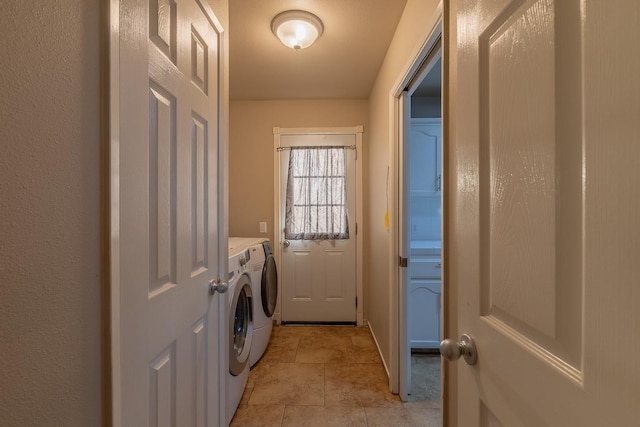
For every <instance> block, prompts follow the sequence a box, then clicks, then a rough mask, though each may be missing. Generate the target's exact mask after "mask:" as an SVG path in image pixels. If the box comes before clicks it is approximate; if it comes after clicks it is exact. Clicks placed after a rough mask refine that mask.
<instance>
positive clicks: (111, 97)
mask: <svg viewBox="0 0 640 427" xmlns="http://www.w3.org/2000/svg"><path fill="white" fill-rule="evenodd" d="M120 2H121V0H106V1H104V2H103V4H102V9H101V15H102V19H101V24H102V25H101V39H102V49H101V52H100V54H101V58H102V60H103V61H104V63H105V64H106V66H105V67H104V71H103V72H101V90H100V96H101V107H102V108H101V121H102V124H101V128H102V129H101V141H102V142H101V169H102V170H101V174H100V175H101V182H100V186H101V203H102V207H101V216H102V218H101V251H102V254H101V258H102V267H101V272H102V275H103V279H102V281H101V282H102V292H101V301H102V304H101V307H102V308H101V311H102V323H103V327H102V330H103V332H102V380H103V386H102V391H103V396H102V402H103V404H102V419H103V421H104V422H105V425H111V426H113V427H120V426H121V425H122V424H121V421H122V408H121V406H120V396H121V389H122V384H121V375H122V371H121V360H120V338H121V336H120V331H121V330H122V329H123V327H125V326H126V325H123V324H122V322H121V318H120V287H121V284H120V281H119V279H120V268H121V264H120V199H119V193H118V189H119V187H120V173H119V169H120V159H119V156H120V104H121V101H120ZM198 3H199V5H200V7H201V8H202V10H203V13H204V14H205V16H206V17H207V19H208V20H209V21H210V23H211V24H212V25H213V26H214V27H215V28H216V30H217V32H218V37H219V45H218V47H219V49H220V54H219V57H220V63H219V70H218V73H219V81H220V87H219V88H218V105H219V111H218V133H217V135H216V137H217V139H218V144H217V148H218V162H217V165H216V168H217V170H218V187H217V189H216V190H217V194H218V198H217V202H218V203H217V211H218V212H217V215H218V218H219V221H218V228H217V230H216V233H217V235H218V236H219V240H218V271H219V272H220V275H221V277H227V273H228V270H229V255H228V236H229V209H228V206H229V194H228V188H229V186H228V181H229V179H228V176H229V168H228V165H229V149H228V141H229V138H228V135H229V125H228V123H229V99H228V94H229V90H228V89H229V57H228V51H229V40H228V36H227V32H226V30H225V29H224V28H223V27H222V25H221V24H220V22H219V21H218V19H217V16H216V14H215V13H214V12H213V10H212V9H211V7H210V6H209V4H208V3H207V2H205V1H202V0H198ZM216 300H217V311H218V313H217V322H215V323H216V324H217V328H218V337H219V340H220V342H218V343H217V348H218V349H219V351H218V367H217V368H218V378H220V382H219V383H218V384H217V387H218V395H219V396H220V398H219V399H218V402H217V403H218V408H215V409H213V410H212V412H213V413H215V414H216V415H217V417H214V418H213V419H212V421H214V422H215V423H216V424H215V425H219V426H223V425H226V424H227V421H226V417H227V415H226V407H227V388H228V372H229V359H228V351H225V350H226V349H227V346H228V333H227V329H228V328H227V324H228V323H227V322H228V319H227V311H226V310H227V298H226V296H224V297H220V298H216ZM211 347H212V345H211V344H209V348H211Z"/></svg>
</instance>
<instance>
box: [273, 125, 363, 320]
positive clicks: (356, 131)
mask: <svg viewBox="0 0 640 427" xmlns="http://www.w3.org/2000/svg"><path fill="white" fill-rule="evenodd" d="M363 132H364V128H363V126H361V125H358V126H353V127H326V128H324V127H321V128H280V127H274V128H273V167H274V174H273V194H274V203H273V230H274V233H273V239H274V242H273V248H272V249H273V257H274V258H275V261H276V268H277V270H278V271H282V264H281V262H282V245H281V240H282V232H283V231H282V230H279V228H280V201H281V200H282V197H284V195H283V194H281V191H280V155H279V154H278V148H279V147H280V136H281V135H355V137H356V299H357V302H358V304H357V307H356V323H357V325H358V326H363V325H364V311H363V306H364V304H363V302H364V299H363V281H362V253H363V251H362V242H363V238H362V230H363V222H362V209H363V203H362V191H363V190H362V188H363V185H362V134H363ZM278 295H282V285H281V283H280V282H278ZM273 318H274V319H275V320H276V322H277V324H278V325H279V324H281V323H282V298H278V302H277V305H276V312H275V313H274V315H273Z"/></svg>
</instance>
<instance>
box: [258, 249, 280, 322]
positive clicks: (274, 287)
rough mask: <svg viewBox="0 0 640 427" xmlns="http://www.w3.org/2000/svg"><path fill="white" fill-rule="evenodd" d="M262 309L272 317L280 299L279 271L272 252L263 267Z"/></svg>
mask: <svg viewBox="0 0 640 427" xmlns="http://www.w3.org/2000/svg"><path fill="white" fill-rule="evenodd" d="M261 291H262V292H261V293H262V309H263V310H264V314H265V315H266V316H267V317H272V316H273V313H274V311H275V309H276V300H277V299H278V272H277V270H276V261H275V259H274V258H273V255H271V254H270V253H269V254H268V255H267V259H266V260H265V262H264V267H262V286H261Z"/></svg>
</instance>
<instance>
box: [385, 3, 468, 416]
mask: <svg viewBox="0 0 640 427" xmlns="http://www.w3.org/2000/svg"><path fill="white" fill-rule="evenodd" d="M444 3H445V4H444V6H443V2H442V1H440V2H439V3H438V6H437V7H436V10H435V13H434V15H433V16H432V17H431V19H430V20H429V21H427V23H426V24H425V26H424V29H425V32H424V33H422V34H423V35H422V37H421V38H420V39H419V42H418V45H417V46H416V49H414V53H413V54H412V55H410V59H409V61H408V62H407V63H406V64H405V66H404V67H403V68H402V70H403V72H402V73H401V75H400V77H399V79H398V80H397V81H396V83H395V85H394V86H393V90H392V92H391V94H390V95H391V104H392V105H393V110H392V111H391V112H390V113H391V122H392V132H393V133H392V137H393V141H392V144H391V147H392V148H391V153H390V158H391V171H390V177H391V183H390V185H389V188H390V198H391V206H392V207H393V209H392V214H391V218H390V228H389V230H390V239H389V254H390V257H389V262H390V266H389V281H390V283H391V300H390V318H389V322H390V325H391V328H390V329H391V334H390V335H391V344H390V345H391V358H390V365H391V366H390V370H389V387H390V389H391V391H392V392H394V393H398V394H400V395H401V396H402V394H404V393H406V390H403V389H402V387H401V386H403V382H404V381H405V380H404V378H406V376H407V371H408V369H409V367H408V366H406V363H404V362H403V357H405V356H406V346H407V342H408V330H407V302H408V289H407V288H406V287H405V286H403V283H404V281H405V276H407V273H406V272H405V271H404V270H406V268H402V267H400V263H399V259H400V258H407V259H408V258H409V253H408V245H407V244H406V242H405V240H406V237H405V236H408V231H409V230H408V229H407V227H409V225H408V224H406V221H405V220H404V219H403V215H404V210H403V206H406V202H405V198H406V197H408V186H407V185H405V182H406V181H407V178H408V177H407V176H405V174H404V172H405V171H404V170H403V167H402V165H403V159H404V156H405V154H406V153H405V147H406V145H407V144H408V141H405V130H404V129H403V128H404V120H403V117H404V113H405V110H406V109H407V106H406V105H405V103H406V102H408V101H407V99H406V96H403V93H404V92H405V89H407V88H408V86H409V85H410V83H411V82H412V80H413V79H414V77H415V76H416V74H417V73H418V72H419V69H420V66H421V65H422V63H423V62H424V61H425V59H426V58H427V56H428V55H429V53H430V52H431V50H432V48H433V47H434V46H435V44H436V43H437V41H438V39H440V38H441V39H442V47H441V49H442V69H443V71H442V106H441V109H442V141H443V143H442V146H443V153H442V154H443V160H442V182H443V188H444V189H445V190H446V188H447V182H448V176H447V174H448V167H447V165H446V162H447V158H448V147H447V143H448V141H449V135H448V130H447V123H448V121H447V117H448V97H449V91H448V87H447V86H448V84H449V78H448V72H449V64H448V60H449V59H448V52H447V43H448V41H447V39H448V36H449V35H448V31H449V30H448V22H447V12H448V7H447V5H446V3H447V2H444ZM405 161H406V160H405ZM447 212H448V195H447V192H446V191H443V192H442V251H441V259H442V288H441V289H442V330H441V336H443V337H445V336H449V335H452V333H451V332H452V330H453V326H454V323H453V322H452V319H455V315H456V313H455V311H456V309H455V306H453V305H451V302H453V301H455V300H454V299H453V298H452V295H455V290H453V289H450V288H449V281H448V275H449V274H448V267H447V262H446V259H447V258H448V249H447V245H446V241H447V239H448V221H447ZM449 369H450V366H448V365H447V364H441V384H442V416H443V425H449V417H448V408H449V401H450V397H452V396H450V392H455V391H454V390H450V388H449V387H448V386H449V385H450V384H451V382H450V371H449ZM453 369H455V366H453ZM405 397H406V395H405Z"/></svg>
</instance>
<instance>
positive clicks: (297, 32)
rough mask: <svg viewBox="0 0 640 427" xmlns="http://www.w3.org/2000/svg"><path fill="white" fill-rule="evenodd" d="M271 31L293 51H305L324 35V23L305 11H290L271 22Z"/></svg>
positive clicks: (280, 14) (277, 16)
mask: <svg viewBox="0 0 640 427" xmlns="http://www.w3.org/2000/svg"><path fill="white" fill-rule="evenodd" d="M271 31H273V34H275V35H276V37H278V38H279V39H280V41H281V42H282V43H283V44H284V45H285V46H287V47H290V48H291V49H295V50H300V49H305V48H307V47H309V46H311V45H312V44H313V42H315V41H316V40H317V39H318V37H320V36H321V35H322V32H323V31H324V27H323V25H322V21H321V20H320V18H318V17H317V16H316V15H314V14H313V13H309V12H305V11H304V10H288V11H286V12H282V13H279V14H278V15H276V17H275V18H273V20H272V21H271Z"/></svg>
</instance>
